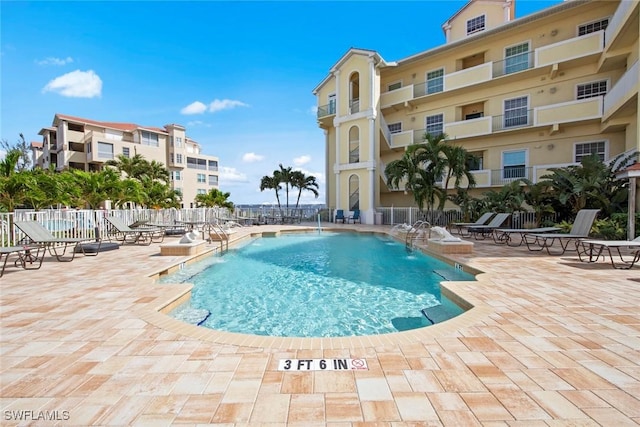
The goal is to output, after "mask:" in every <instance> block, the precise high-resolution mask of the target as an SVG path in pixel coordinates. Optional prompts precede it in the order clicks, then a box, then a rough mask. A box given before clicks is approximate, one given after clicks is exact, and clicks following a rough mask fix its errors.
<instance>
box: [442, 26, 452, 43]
mask: <svg viewBox="0 0 640 427" xmlns="http://www.w3.org/2000/svg"><path fill="white" fill-rule="evenodd" d="M442 29H443V30H444V35H445V40H446V41H447V43H449V39H450V38H451V24H449V21H447V22H445V23H444V24H443V25H442Z"/></svg>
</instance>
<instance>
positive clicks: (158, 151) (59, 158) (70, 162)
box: [32, 114, 219, 207]
mask: <svg viewBox="0 0 640 427" xmlns="http://www.w3.org/2000/svg"><path fill="white" fill-rule="evenodd" d="M39 135H42V143H41V144H39V143H38V144H34V143H32V149H33V154H34V158H33V163H34V165H35V166H36V167H41V168H49V167H50V166H53V167H54V168H55V170H57V171H62V170H65V169H80V170H83V171H98V170H101V169H102V168H103V167H104V164H105V162H107V161H108V160H112V159H115V158H116V157H117V156H118V155H123V156H126V157H133V156H135V155H136V154H140V155H141V156H142V157H143V158H144V159H145V160H147V161H149V162H150V161H152V160H155V161H157V162H160V163H162V164H164V165H165V166H166V167H167V169H168V170H169V174H170V178H171V181H170V185H171V188H173V189H174V190H178V191H179V192H180V193H181V194H182V204H183V207H194V206H195V202H194V200H195V197H196V195H197V194H200V193H207V192H209V190H210V189H212V188H218V177H219V172H218V170H219V169H218V158H217V157H214V156H209V155H205V154H203V153H202V152H201V147H200V145H199V144H198V143H197V142H196V141H193V140H192V139H190V138H189V137H187V135H186V129H185V128H184V126H181V125H177V124H169V125H165V126H164V127H146V126H139V125H137V124H134V123H114V122H101V121H97V120H92V119H84V118H81V117H73V116H67V115H64V114H56V115H55V116H54V118H53V124H52V125H51V126H50V127H45V128H43V129H42V130H40V132H39Z"/></svg>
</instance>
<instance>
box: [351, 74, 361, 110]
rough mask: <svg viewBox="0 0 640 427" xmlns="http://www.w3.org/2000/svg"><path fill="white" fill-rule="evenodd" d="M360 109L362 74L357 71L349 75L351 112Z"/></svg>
mask: <svg viewBox="0 0 640 427" xmlns="http://www.w3.org/2000/svg"><path fill="white" fill-rule="evenodd" d="M359 111H360V74H359V73H358V72H357V71H356V72H354V73H353V74H351V76H350V77H349V114H355V113H357V112H359Z"/></svg>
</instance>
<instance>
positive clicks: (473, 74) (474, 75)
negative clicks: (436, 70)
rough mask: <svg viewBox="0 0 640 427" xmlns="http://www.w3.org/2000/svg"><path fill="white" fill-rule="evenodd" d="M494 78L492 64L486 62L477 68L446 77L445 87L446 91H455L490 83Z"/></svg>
mask: <svg viewBox="0 0 640 427" xmlns="http://www.w3.org/2000/svg"><path fill="white" fill-rule="evenodd" d="M492 77H493V75H492V64H491V62H486V63H484V64H480V65H477V66H475V67H471V68H467V69H465V70H460V71H456V72H455V73H451V74H447V75H445V76H444V87H445V88H446V90H455V89H459V88H462V87H466V86H471V85H475V84H478V83H482V82H488V81H489V80H491V78H492Z"/></svg>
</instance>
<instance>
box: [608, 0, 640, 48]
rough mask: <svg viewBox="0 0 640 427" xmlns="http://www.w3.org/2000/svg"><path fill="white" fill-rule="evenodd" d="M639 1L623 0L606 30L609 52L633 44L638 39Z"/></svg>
mask: <svg viewBox="0 0 640 427" xmlns="http://www.w3.org/2000/svg"><path fill="white" fill-rule="evenodd" d="M638 7H639V6H638V2H637V1H621V2H620V3H619V4H618V8H617V9H616V11H615V13H614V14H613V17H612V18H611V20H610V21H609V25H608V26H607V29H606V30H605V41H606V46H605V48H606V49H607V51H608V52H610V51H613V50H617V49H621V48H624V47H627V46H631V45H633V43H634V42H635V41H637V40H638Z"/></svg>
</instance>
